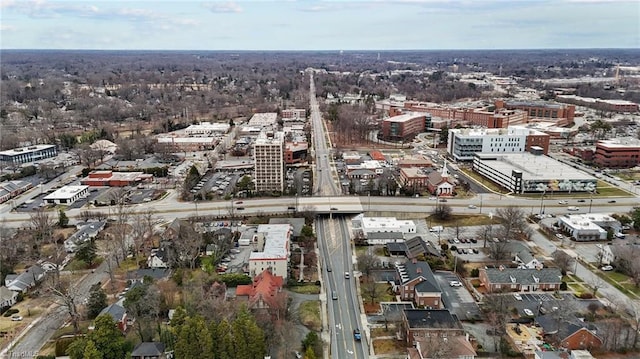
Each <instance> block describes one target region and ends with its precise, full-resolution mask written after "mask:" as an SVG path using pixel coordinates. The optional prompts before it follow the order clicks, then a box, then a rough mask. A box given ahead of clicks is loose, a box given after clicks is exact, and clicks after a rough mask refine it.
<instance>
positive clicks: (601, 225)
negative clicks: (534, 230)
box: [557, 213, 622, 242]
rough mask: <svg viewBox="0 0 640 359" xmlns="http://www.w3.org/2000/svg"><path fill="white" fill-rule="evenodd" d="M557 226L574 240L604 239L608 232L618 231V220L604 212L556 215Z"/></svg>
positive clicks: (620, 226)
mask: <svg viewBox="0 0 640 359" xmlns="http://www.w3.org/2000/svg"><path fill="white" fill-rule="evenodd" d="M557 224H558V227H560V229H561V230H562V231H563V232H565V233H568V234H569V237H570V238H571V239H573V240H575V241H579V242H585V241H604V240H606V239H607V235H608V232H607V230H611V231H613V232H614V233H618V232H620V229H621V228H622V225H621V224H620V222H619V221H618V220H617V219H615V218H613V217H611V216H610V215H608V214H604V213H588V214H571V215H566V216H558V223H557Z"/></svg>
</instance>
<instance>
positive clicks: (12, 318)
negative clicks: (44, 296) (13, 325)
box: [11, 314, 22, 322]
mask: <svg viewBox="0 0 640 359" xmlns="http://www.w3.org/2000/svg"><path fill="white" fill-rule="evenodd" d="M11 320H13V321H14V322H19V321H21V320H22V316H19V315H18V314H14V315H12V316H11Z"/></svg>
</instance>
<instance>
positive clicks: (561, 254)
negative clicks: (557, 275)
mask: <svg viewBox="0 0 640 359" xmlns="http://www.w3.org/2000/svg"><path fill="white" fill-rule="evenodd" d="M552 257H553V262H554V263H555V264H556V265H557V266H558V268H560V269H561V270H562V271H563V272H564V273H566V272H568V271H569V270H570V269H571V265H572V264H573V263H574V259H573V258H571V256H570V255H568V254H567V252H565V251H562V250H556V251H555V252H553V254H552Z"/></svg>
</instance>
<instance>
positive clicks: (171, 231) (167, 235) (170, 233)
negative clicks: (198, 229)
mask: <svg viewBox="0 0 640 359" xmlns="http://www.w3.org/2000/svg"><path fill="white" fill-rule="evenodd" d="M184 225H188V222H187V221H185V220H184V219H178V218H176V219H174V220H173V222H171V223H170V224H169V226H167V229H165V230H164V232H162V240H163V241H172V240H174V239H176V238H178V234H179V233H180V227H181V226H184Z"/></svg>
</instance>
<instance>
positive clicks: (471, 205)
mask: <svg viewBox="0 0 640 359" xmlns="http://www.w3.org/2000/svg"><path fill="white" fill-rule="evenodd" d="M469 208H470V209H476V208H478V207H476V206H475V205H474V204H470V205H469Z"/></svg>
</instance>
